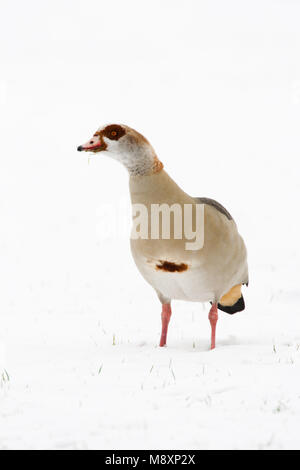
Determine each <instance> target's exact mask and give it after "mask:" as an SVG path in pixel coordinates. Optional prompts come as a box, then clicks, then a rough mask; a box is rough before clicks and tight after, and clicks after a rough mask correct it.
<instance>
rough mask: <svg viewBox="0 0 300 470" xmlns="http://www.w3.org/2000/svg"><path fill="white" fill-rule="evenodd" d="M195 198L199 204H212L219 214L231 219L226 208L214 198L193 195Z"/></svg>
mask: <svg viewBox="0 0 300 470" xmlns="http://www.w3.org/2000/svg"><path fill="white" fill-rule="evenodd" d="M195 200H196V201H197V202H199V203H200V204H208V205H209V206H213V207H214V208H215V209H217V211H219V212H221V214H223V215H225V216H226V217H227V219H228V220H233V217H232V216H231V215H230V214H229V212H228V210H226V209H225V207H224V206H222V204H220V203H219V202H218V201H215V200H214V199H209V198H208V197H195Z"/></svg>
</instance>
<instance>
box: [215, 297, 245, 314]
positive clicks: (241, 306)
mask: <svg viewBox="0 0 300 470" xmlns="http://www.w3.org/2000/svg"><path fill="white" fill-rule="evenodd" d="M218 309H219V310H222V311H223V312H226V313H229V315H233V314H234V313H237V312H241V311H242V310H245V301H244V297H243V296H241V297H240V298H239V300H238V301H237V302H236V303H235V304H234V305H229V306H226V305H221V304H218Z"/></svg>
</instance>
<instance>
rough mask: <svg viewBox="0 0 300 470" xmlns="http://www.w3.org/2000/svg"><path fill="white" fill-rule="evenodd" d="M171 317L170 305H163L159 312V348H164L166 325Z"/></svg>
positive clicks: (166, 332)
mask: <svg viewBox="0 0 300 470" xmlns="http://www.w3.org/2000/svg"><path fill="white" fill-rule="evenodd" d="M171 315H172V310H171V305H170V304H163V306H162V312H161V337H160V343H159V345H160V346H165V345H166V343H167V334H168V325H169V321H170V318H171Z"/></svg>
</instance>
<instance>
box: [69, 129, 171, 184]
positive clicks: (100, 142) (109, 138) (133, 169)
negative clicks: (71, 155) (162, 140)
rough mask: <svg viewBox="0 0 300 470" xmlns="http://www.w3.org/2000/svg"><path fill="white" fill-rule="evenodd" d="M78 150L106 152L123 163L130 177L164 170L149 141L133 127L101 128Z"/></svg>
mask: <svg viewBox="0 0 300 470" xmlns="http://www.w3.org/2000/svg"><path fill="white" fill-rule="evenodd" d="M77 150H78V151H79V152H83V151H84V152H93V153H94V154H96V153H99V152H105V153H106V154H107V155H108V156H110V157H112V158H114V159H115V160H118V161H119V162H121V163H122V164H123V165H124V166H125V167H126V168H127V170H128V172H129V174H130V175H133V176H134V175H149V174H152V173H156V172H157V171H160V170H161V169H162V168H163V164H162V163H161V162H160V161H159V160H158V158H157V156H156V154H155V151H154V149H153V147H152V146H151V145H150V143H149V142H148V140H147V139H146V138H145V137H144V136H143V135H141V134H140V133H139V132H137V131H135V130H134V129H132V128H131V127H128V126H125V125H123V124H122V125H121V124H109V125H107V126H103V127H100V128H99V129H98V130H97V131H96V132H95V133H94V135H93V137H92V138H91V139H90V140H89V141H88V142H86V143H85V144H83V145H80V146H79V147H78V148H77Z"/></svg>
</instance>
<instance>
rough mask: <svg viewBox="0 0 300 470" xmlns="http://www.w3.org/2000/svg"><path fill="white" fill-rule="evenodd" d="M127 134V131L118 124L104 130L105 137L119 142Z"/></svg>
mask: <svg viewBox="0 0 300 470" xmlns="http://www.w3.org/2000/svg"><path fill="white" fill-rule="evenodd" d="M125 133H126V131H125V129H124V128H123V127H122V126H119V125H118V124H111V125H110V126H106V127H105V129H103V135H104V136H105V137H108V138H109V139H111V140H119V139H120V137H123V135H124V134H125Z"/></svg>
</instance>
